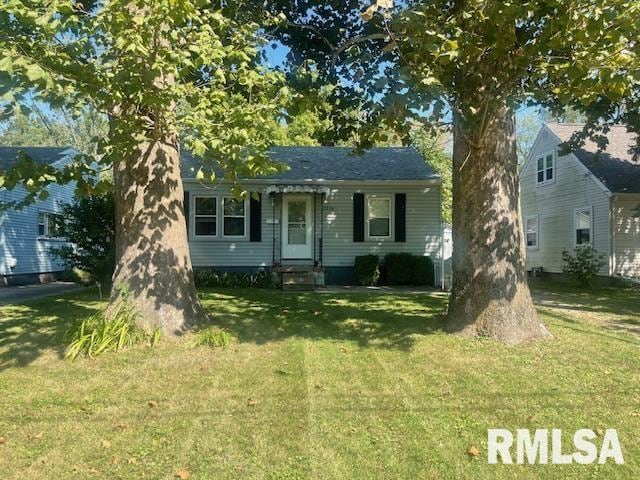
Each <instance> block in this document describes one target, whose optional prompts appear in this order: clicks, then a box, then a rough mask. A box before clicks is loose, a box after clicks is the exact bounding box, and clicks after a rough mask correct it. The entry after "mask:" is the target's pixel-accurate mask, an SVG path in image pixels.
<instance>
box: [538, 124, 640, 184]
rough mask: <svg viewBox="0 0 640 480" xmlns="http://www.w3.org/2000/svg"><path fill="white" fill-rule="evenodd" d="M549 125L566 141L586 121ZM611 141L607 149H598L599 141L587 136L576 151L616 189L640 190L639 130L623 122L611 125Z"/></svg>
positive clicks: (577, 155) (597, 174) (579, 158)
mask: <svg viewBox="0 0 640 480" xmlns="http://www.w3.org/2000/svg"><path fill="white" fill-rule="evenodd" d="M547 126H548V127H549V129H550V130H551V131H552V132H553V133H554V134H555V135H556V136H557V137H558V138H559V139H560V140H561V141H563V142H566V141H569V140H570V139H571V136H572V135H573V134H574V133H575V132H579V131H581V130H582V128H583V127H584V125H579V124H564V123H548V124H547ZM606 137H607V139H608V140H609V144H608V145H607V148H606V150H604V151H602V152H600V151H598V145H597V144H596V143H594V142H592V141H590V140H587V141H586V142H585V144H584V145H583V146H582V148H580V149H578V150H576V151H575V152H573V153H574V154H575V156H576V157H578V160H580V161H581V162H582V164H583V165H584V166H585V167H587V168H588V169H589V170H590V171H591V173H593V174H594V175H595V176H596V177H597V178H598V179H599V180H600V181H601V182H602V183H603V184H604V185H605V186H606V187H607V188H608V189H609V190H610V191H611V192H613V193H640V158H637V156H636V157H635V158H634V155H633V153H632V148H633V146H634V145H635V144H636V136H635V134H633V133H631V132H628V131H627V128H626V127H625V126H623V125H616V126H613V127H611V130H609V132H608V133H607V134H606Z"/></svg>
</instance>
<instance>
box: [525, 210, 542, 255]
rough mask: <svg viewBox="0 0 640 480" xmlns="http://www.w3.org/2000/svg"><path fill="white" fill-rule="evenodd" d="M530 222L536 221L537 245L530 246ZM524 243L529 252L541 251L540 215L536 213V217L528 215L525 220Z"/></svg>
mask: <svg viewBox="0 0 640 480" xmlns="http://www.w3.org/2000/svg"><path fill="white" fill-rule="evenodd" d="M529 220H535V221H536V244H535V245H531V246H530V245H528V243H529V242H528V240H527V235H528V233H529V229H528V225H527V224H528V222H529ZM524 243H525V246H526V247H527V250H539V249H540V214H538V213H536V214H535V215H527V216H526V217H525V218H524Z"/></svg>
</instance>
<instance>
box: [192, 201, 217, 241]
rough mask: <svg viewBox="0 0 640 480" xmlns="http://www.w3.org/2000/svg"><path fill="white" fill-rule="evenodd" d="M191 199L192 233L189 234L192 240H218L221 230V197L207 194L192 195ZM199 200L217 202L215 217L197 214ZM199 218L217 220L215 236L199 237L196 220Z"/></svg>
mask: <svg viewBox="0 0 640 480" xmlns="http://www.w3.org/2000/svg"><path fill="white" fill-rule="evenodd" d="M190 197H191V199H190V202H191V205H190V207H191V208H190V215H189V216H190V217H191V218H190V219H189V220H190V223H191V228H190V230H191V232H189V233H190V234H191V238H194V239H197V240H207V239H212V238H218V229H219V228H220V222H218V217H219V215H218V211H219V208H220V201H219V197H218V195H207V194H198V195H195V194H192V195H190ZM198 198H214V199H215V200H216V214H215V215H197V214H196V199H198ZM198 217H204V218H215V219H216V233H215V234H214V235H198V234H196V219H197V218H198Z"/></svg>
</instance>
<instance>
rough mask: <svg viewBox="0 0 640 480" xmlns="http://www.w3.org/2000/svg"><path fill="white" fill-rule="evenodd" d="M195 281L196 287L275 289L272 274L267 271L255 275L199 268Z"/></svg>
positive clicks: (196, 271) (196, 270)
mask: <svg viewBox="0 0 640 480" xmlns="http://www.w3.org/2000/svg"><path fill="white" fill-rule="evenodd" d="M194 280H195V282H196V287H199V288H202V287H205V288H216V287H232V288H246V287H257V288H273V287H274V285H273V281H272V279H271V274H270V273H269V272H267V271H264V270H263V271H259V272H255V273H244V272H222V271H219V270H216V269H215V268H209V267H205V268H197V269H195V270H194Z"/></svg>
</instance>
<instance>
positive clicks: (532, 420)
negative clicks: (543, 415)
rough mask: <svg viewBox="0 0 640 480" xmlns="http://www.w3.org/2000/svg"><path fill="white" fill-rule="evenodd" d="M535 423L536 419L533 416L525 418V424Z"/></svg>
mask: <svg viewBox="0 0 640 480" xmlns="http://www.w3.org/2000/svg"><path fill="white" fill-rule="evenodd" d="M537 421H538V417H536V416H535V415H529V416H528V417H527V422H529V423H534V422H537Z"/></svg>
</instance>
